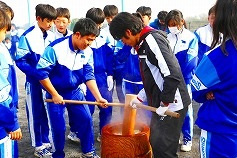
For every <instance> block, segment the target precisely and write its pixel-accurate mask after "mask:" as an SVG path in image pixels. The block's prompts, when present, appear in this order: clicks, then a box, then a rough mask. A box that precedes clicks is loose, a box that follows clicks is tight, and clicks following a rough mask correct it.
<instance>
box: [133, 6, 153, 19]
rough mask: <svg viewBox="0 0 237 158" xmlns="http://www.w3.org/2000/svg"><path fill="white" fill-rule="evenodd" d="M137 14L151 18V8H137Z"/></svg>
mask: <svg viewBox="0 0 237 158" xmlns="http://www.w3.org/2000/svg"><path fill="white" fill-rule="evenodd" d="M136 12H139V13H140V14H141V15H142V16H145V15H147V16H149V17H150V16H151V8H150V7H145V6H141V7H139V8H137V11H136Z"/></svg>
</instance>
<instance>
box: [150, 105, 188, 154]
mask: <svg viewBox="0 0 237 158" xmlns="http://www.w3.org/2000/svg"><path fill="white" fill-rule="evenodd" d="M187 110H188V107H186V108H184V109H182V110H179V111H177V112H178V113H179V114H180V118H173V117H170V116H166V117H161V116H159V115H157V114H156V113H153V114H152V119H151V124H150V128H151V135H150V143H151V147H152V151H153V155H154V158H177V157H178V155H177V149H178V145H179V137H180V132H181V127H182V125H183V121H184V117H185V115H186V113H187Z"/></svg>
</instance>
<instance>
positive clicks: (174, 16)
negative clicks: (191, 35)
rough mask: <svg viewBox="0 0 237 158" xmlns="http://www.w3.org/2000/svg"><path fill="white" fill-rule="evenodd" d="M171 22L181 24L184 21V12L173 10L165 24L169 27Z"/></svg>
mask: <svg viewBox="0 0 237 158" xmlns="http://www.w3.org/2000/svg"><path fill="white" fill-rule="evenodd" d="M170 20H174V21H176V22H177V24H180V22H181V20H183V14H182V12H181V11H179V10H177V9H174V10H171V11H170V12H169V13H168V14H167V16H166V18H165V24H166V25H168V24H169V21H170Z"/></svg>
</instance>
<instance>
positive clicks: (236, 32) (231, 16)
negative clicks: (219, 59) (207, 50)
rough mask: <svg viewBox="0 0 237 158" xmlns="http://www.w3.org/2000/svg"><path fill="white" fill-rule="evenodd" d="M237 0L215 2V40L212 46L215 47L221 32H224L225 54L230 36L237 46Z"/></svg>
mask: <svg viewBox="0 0 237 158" xmlns="http://www.w3.org/2000/svg"><path fill="white" fill-rule="evenodd" d="M236 10H237V2H236V0H217V1H216V4H215V21H214V24H213V41H212V45H211V48H214V47H215V46H216V45H217V44H218V43H219V40H220V32H221V33H222V34H223V39H222V43H221V50H222V51H223V52H224V54H225V55H228V52H227V51H226V49H225V41H226V40H227V39H228V38H230V39H232V40H233V43H234V45H235V47H236V48H237V11H236Z"/></svg>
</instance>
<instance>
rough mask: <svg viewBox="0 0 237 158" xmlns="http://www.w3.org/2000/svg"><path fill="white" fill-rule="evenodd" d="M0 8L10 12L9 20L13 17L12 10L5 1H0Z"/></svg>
mask: <svg viewBox="0 0 237 158" xmlns="http://www.w3.org/2000/svg"><path fill="white" fill-rule="evenodd" d="M0 9H3V10H4V11H5V12H6V13H10V14H11V20H12V19H13V18H14V11H13V10H12V8H11V7H10V6H9V5H7V4H6V3H4V2H2V1H0Z"/></svg>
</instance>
